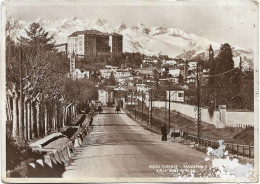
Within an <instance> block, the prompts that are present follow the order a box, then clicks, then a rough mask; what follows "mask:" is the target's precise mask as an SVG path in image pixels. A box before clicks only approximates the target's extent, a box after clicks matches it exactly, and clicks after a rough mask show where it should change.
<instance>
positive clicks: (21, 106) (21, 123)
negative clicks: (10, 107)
mask: <svg viewBox="0 0 260 184" xmlns="http://www.w3.org/2000/svg"><path fill="white" fill-rule="evenodd" d="M19 141H24V102H23V99H21V98H20V99H19Z"/></svg>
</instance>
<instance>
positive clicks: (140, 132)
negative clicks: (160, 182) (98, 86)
mask: <svg viewBox="0 0 260 184" xmlns="http://www.w3.org/2000/svg"><path fill="white" fill-rule="evenodd" d="M84 139H85V140H84V142H83V144H82V145H81V147H79V148H77V149H76V151H75V154H73V156H72V160H71V162H70V163H69V165H68V166H66V168H65V169H66V171H65V172H64V173H63V178H122V177H127V178H129V177H178V176H185V175H186V174H188V175H190V173H192V172H194V170H192V169H194V168H196V169H195V170H196V174H195V176H200V174H206V172H204V169H205V170H206V171H208V170H209V169H208V168H209V164H210V163H209V162H206V161H204V159H205V158H206V157H207V155H206V154H205V153H202V152H199V151H197V150H195V149H193V148H190V147H189V146H187V145H182V144H180V143H174V142H163V141H161V136H160V135H158V134H155V133H152V132H150V131H149V130H147V129H145V127H143V126H142V125H140V124H138V123H137V122H135V121H134V120H132V119H131V118H129V117H128V116H127V115H126V114H125V113H122V114H114V110H113V109H106V110H105V111H104V114H98V115H96V116H95V117H94V121H93V128H92V130H91V132H90V133H89V134H88V135H87V136H86V137H85V138H84ZM183 169H186V170H183ZM206 175H209V174H206Z"/></svg>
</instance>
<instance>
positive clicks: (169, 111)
mask: <svg viewBox="0 0 260 184" xmlns="http://www.w3.org/2000/svg"><path fill="white" fill-rule="evenodd" d="M168 113H169V114H168V115H169V122H168V123H169V129H170V127H171V89H170V81H169V109H168Z"/></svg>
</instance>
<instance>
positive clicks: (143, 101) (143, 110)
mask: <svg viewBox="0 0 260 184" xmlns="http://www.w3.org/2000/svg"><path fill="white" fill-rule="evenodd" d="M143 112H144V92H143V91H142V123H143Z"/></svg>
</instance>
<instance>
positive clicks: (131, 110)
mask: <svg viewBox="0 0 260 184" xmlns="http://www.w3.org/2000/svg"><path fill="white" fill-rule="evenodd" d="M132 111H133V93H131V113H132Z"/></svg>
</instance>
